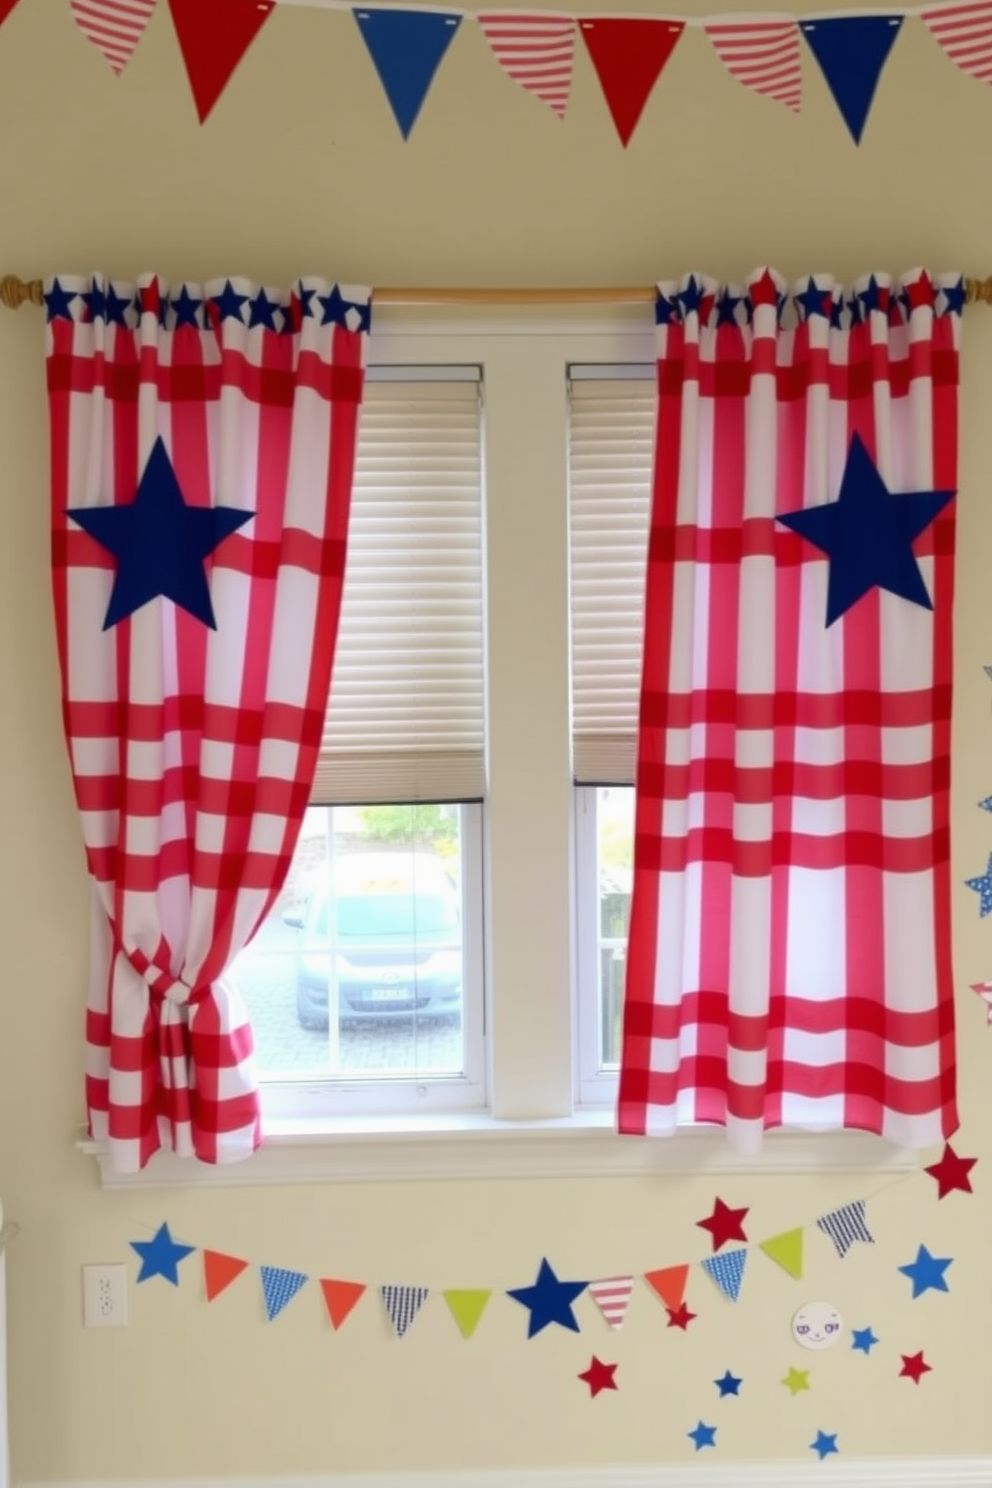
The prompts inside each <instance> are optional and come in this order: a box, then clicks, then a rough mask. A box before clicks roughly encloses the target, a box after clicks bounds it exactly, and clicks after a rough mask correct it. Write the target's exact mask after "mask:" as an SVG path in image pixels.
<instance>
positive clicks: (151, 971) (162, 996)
mask: <svg viewBox="0 0 992 1488" xmlns="http://www.w3.org/2000/svg"><path fill="white" fill-rule="evenodd" d="M119 949H120V950H121V951H123V953H124V955H125V956H126V957H127V959H128V960H129V961H130V963H131V965H132V966H133V967H134V969H135V971H136V972H137V973H138V975H139V976H140V977H141V978H142V980H143V981H144V982H146V983H147V984H148V990H149V991H150V992H151V994H152V1000H153V1002H157V1003H162V1002H166V1001H168V1002H174V1003H176V1004H177V1006H179V1007H195V1006H196V1005H197V1004H198V1003H200V1002H202V1001H203V999H204V998H205V997H206V995H207V993H208V992H209V991H210V984H209V982H208V983H207V985H206V986H203V987H197V986H192V987H191V986H190V984H189V982H185V981H183V979H182V977H181V976H175V975H173V973H172V972H171V971H166V970H164V969H163V968H162V967H161V966H159V965H157V964H156V962H154V961H152V960H150V959H149V957H148V956H146V955H145V953H144V951H142V950H138V949H137V948H135V949H134V950H130V951H129V950H128V949H127V948H126V947H125V946H120V947H119Z"/></svg>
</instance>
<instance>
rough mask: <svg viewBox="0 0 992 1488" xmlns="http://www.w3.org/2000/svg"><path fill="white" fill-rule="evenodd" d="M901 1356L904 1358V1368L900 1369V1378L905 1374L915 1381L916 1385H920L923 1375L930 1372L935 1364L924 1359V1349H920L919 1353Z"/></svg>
mask: <svg viewBox="0 0 992 1488" xmlns="http://www.w3.org/2000/svg"><path fill="white" fill-rule="evenodd" d="M900 1357H901V1358H902V1368H901V1369H900V1371H899V1378H900V1379H901V1378H902V1377H903V1375H905V1376H906V1378H907V1379H911V1380H912V1381H913V1384H914V1385H918V1384H919V1383H920V1380H921V1379H922V1378H923V1376H924V1375H925V1374H929V1373H930V1371H931V1369H932V1368H933V1365H932V1364H928V1363H927V1361H926V1360H925V1359H924V1357H923V1350H922V1349H920V1352H919V1353H918V1354H902V1355H901V1356H900Z"/></svg>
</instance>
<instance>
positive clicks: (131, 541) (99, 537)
mask: <svg viewBox="0 0 992 1488" xmlns="http://www.w3.org/2000/svg"><path fill="white" fill-rule="evenodd" d="M68 515H69V516H70V517H72V519H73V521H75V522H77V523H78V524H79V526H80V527H82V529H83V531H84V532H88V533H89V535H90V537H92V538H95V539H96V541H97V542H98V543H99V544H100V546H101V547H103V548H106V549H107V551H108V552H110V553H113V555H114V557H115V558H116V559H117V573H116V575H115V577H114V585H113V589H112V590H111V594H110V604H109V605H108V607H107V613H106V616H105V617H104V621H103V628H104V630H109V629H110V627H111V626H112V625H116V624H118V622H119V621H121V620H124V619H126V618H127V616H128V615H133V614H134V612H135V610H138V609H140V608H141V606H142V605H145V604H147V603H148V601H149V600H151V599H157V598H158V597H159V596H160V595H161V596H162V597H163V598H165V599H171V600H172V602H173V603H174V604H177V605H179V606H180V607H181V608H182V609H184V610H187V611H188V612H189V613H190V614H191V615H194V616H195V617H196V619H198V620H202V621H203V623H204V625H209V626H210V628H211V629H212V630H216V629H217V622H216V621H215V619H214V611H213V605H212V604H211V603H210V588H209V586H208V584H207V576H206V573H205V571H204V566H203V564H204V559H205V558H207V557H208V555H209V554H210V553H212V552H213V551H214V549H215V548H216V547H217V546H218V544H219V543H221V542H223V540H224V538H225V537H228V536H229V535H230V534H231V533H232V532H236V531H237V529H238V528H239V527H243V526H244V524H245V522H249V521H250V520H251V518H252V517H253V516H254V512H251V511H245V510H242V509H241V508H239V507H235V506H209V507H202V506H187V504H186V502H185V500H184V499H183V493H182V489H181V488H180V485H179V482H178V480H177V479H176V473H175V471H174V470H173V468H172V462H171V460H170V459H169V456H168V455H167V453H166V449H165V445H164V443H163V442H162V440H161V439H157V440H156V441H155V447H154V449H153V450H152V452H151V455H150V456H149V459H148V464H147V465H146V466H145V469H144V474H143V475H142V477H141V480H140V482H139V484H138V490H137V494H136V495H135V498H134V500H133V501H132V502H129V503H128V504H127V505H126V506H76V507H70V508H69V510H68Z"/></svg>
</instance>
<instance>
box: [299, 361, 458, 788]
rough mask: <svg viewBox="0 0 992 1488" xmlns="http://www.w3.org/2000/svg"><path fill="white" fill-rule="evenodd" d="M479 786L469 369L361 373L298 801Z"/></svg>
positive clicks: (393, 370)
mask: <svg viewBox="0 0 992 1488" xmlns="http://www.w3.org/2000/svg"><path fill="white" fill-rule="evenodd" d="M483 789H484V712H483V611H482V458H481V381H480V372H479V369H478V368H475V367H464V368H463V367H459V368H450V369H448V368H445V369H438V368H429V369H424V370H423V372H422V373H418V372H415V371H413V370H412V369H406V370H405V371H404V372H403V373H402V374H398V373H397V371H396V369H388V370H386V369H378V373H377V372H376V370H375V369H373V372H372V374H371V375H370V380H369V382H368V383H367V384H366V390H365V400H364V403H363V407H362V415H361V423H360V433H359V442H358V456H357V463H356V472H355V485H354V492H353V496H352V509H351V522H350V527H349V534H348V562H347V568H346V571H345V581H344V593H343V596H342V604H341V620H340V627H339V631H338V642H337V650H336V654H335V659H334V673H333V677H332V681H331V692H330V698H329V700H328V707H327V716H326V718H325V721H324V734H323V741H322V744H321V752H320V762H319V765H318V768H317V776H316V781H315V786H314V791H313V796H312V799H313V801H314V802H315V803H316V804H319V805H344V804H348V803H367V802H386V801H395V802H405V801H475V800H480V799H481V797H482V794H483Z"/></svg>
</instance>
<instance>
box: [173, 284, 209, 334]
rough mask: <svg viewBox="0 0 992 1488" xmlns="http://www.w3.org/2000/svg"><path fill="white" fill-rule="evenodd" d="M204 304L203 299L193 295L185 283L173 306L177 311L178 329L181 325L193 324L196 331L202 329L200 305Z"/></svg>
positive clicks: (174, 299)
mask: <svg viewBox="0 0 992 1488" xmlns="http://www.w3.org/2000/svg"><path fill="white" fill-rule="evenodd" d="M202 304H203V301H202V300H198V299H196V298H195V297H194V296H193V295H191V294H190V292H189V290H188V289H187V288H186V286H185V284H184V285H183V287H182V289H181V290H180V291H179V293H178V294H177V295H176V296H175V297H174V298H173V301H172V308H173V310H174V311H175V312H176V330H177V331H178V329H179V327H180V326H192V328H193V330H194V331H198V330H199V329H200V307H201V305H202Z"/></svg>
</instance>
